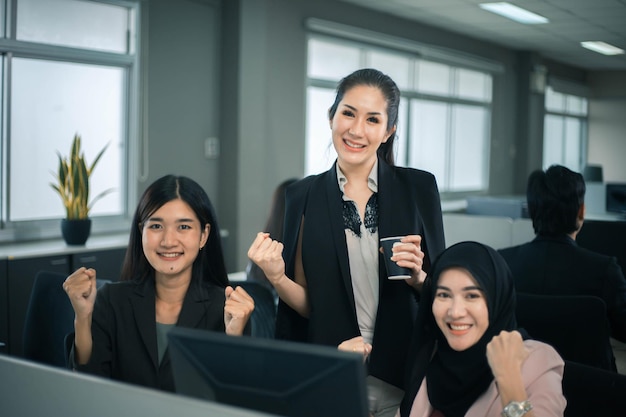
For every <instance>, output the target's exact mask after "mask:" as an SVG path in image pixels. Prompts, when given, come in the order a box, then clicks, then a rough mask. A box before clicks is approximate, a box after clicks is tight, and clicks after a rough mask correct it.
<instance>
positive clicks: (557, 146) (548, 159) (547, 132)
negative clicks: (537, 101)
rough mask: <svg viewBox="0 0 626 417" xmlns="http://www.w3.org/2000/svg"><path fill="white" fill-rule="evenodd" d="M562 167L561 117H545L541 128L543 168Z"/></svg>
mask: <svg viewBox="0 0 626 417" xmlns="http://www.w3.org/2000/svg"><path fill="white" fill-rule="evenodd" d="M552 164H561V165H563V117H562V116H554V115H546V119H545V123H544V127H543V167H544V169H546V168H548V167H549V166H550V165H552Z"/></svg>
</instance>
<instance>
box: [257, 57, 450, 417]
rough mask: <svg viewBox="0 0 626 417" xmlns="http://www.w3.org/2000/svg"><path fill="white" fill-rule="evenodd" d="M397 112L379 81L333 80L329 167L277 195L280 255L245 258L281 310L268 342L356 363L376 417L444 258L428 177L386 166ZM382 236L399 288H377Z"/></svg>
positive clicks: (395, 99)
mask: <svg viewBox="0 0 626 417" xmlns="http://www.w3.org/2000/svg"><path fill="white" fill-rule="evenodd" d="M399 102H400V91H399V90H398V87H397V86H396V84H395V83H394V82H393V80H392V79H391V78H389V77H388V76H387V75H385V74H383V73H381V72H380V71H378V70H375V69H361V70H358V71H355V72H353V73H352V74H350V75H348V76H347V77H345V78H344V79H342V80H341V82H340V83H339V86H338V88H337V95H336V98H335V102H334V103H333V104H332V106H331V107H330V109H329V111H328V119H329V123H330V128H331V132H332V142H333V145H334V148H335V150H336V151H337V160H336V162H335V164H334V165H333V167H332V168H331V169H330V170H328V171H326V172H325V173H322V174H319V175H313V176H310V177H307V178H305V179H303V180H300V181H299V182H297V183H295V184H293V185H292V186H290V187H289V188H288V189H287V197H286V212H285V229H284V253H283V244H282V243H280V242H278V241H276V240H274V239H273V238H272V237H271V236H269V235H268V234H267V233H259V234H258V235H257V237H256V239H255V240H254V242H253V243H252V245H251V247H250V250H249V252H248V256H249V257H250V258H251V259H252V260H253V261H254V262H255V263H256V264H258V265H259V266H260V267H261V268H262V269H263V271H264V272H265V275H266V276H267V277H268V279H269V281H270V282H271V283H272V285H273V286H274V288H276V291H277V293H278V295H279V297H280V298H281V301H280V303H279V308H278V315H277V322H276V326H277V337H279V338H286V339H291V340H299V341H307V342H311V343H318V344H323V345H331V346H338V347H339V349H342V350H347V351H352V352H357V353H360V354H362V355H363V356H364V357H365V358H366V362H367V366H368V372H369V376H368V378H367V385H368V396H369V397H370V410H371V411H372V413H373V414H374V415H376V416H387V415H392V416H393V414H394V413H395V411H396V410H397V408H398V405H399V403H400V400H401V398H402V395H403V391H402V387H403V382H404V380H403V375H404V369H405V366H406V359H407V349H408V345H409V339H410V335H411V333H412V328H413V321H414V317H415V314H416V310H417V302H418V298H419V288H420V286H421V284H422V282H423V281H424V278H425V276H426V272H427V271H428V269H429V266H430V262H431V260H432V259H434V258H435V256H437V255H438V254H439V252H441V251H442V250H443V249H444V247H445V245H444V236H443V224H442V217H441V205H440V199H439V192H438V189H437V184H436V181H435V178H434V176H433V175H432V174H430V173H428V172H425V171H420V170H417V169H411V168H400V167H396V166H394V160H393V146H394V141H395V134H396V127H397V123H398V106H399ZM388 236H404V238H403V239H402V244H400V245H398V246H397V247H396V248H394V256H393V258H392V259H393V260H394V261H396V262H397V264H398V265H399V266H402V267H406V268H409V269H410V270H411V278H410V279H407V280H400V281H392V280H389V279H387V274H386V272H385V266H384V259H383V258H382V255H381V254H380V252H379V247H380V244H379V239H380V238H382V237H388ZM283 256H284V258H283ZM283 259H284V260H283ZM403 281H404V282H403ZM407 284H408V285H407Z"/></svg>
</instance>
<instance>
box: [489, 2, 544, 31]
mask: <svg viewBox="0 0 626 417" xmlns="http://www.w3.org/2000/svg"><path fill="white" fill-rule="evenodd" d="M479 6H480V8H481V9H485V10H487V11H489V12H492V13H495V14H499V15H500V16H504V17H506V18H508V19H511V20H515V21H516V22H519V23H524V24H525V25H536V24H539V23H548V22H549V20H548V19H546V18H545V17H543V16H540V15H538V14H535V13H533V12H529V11H528V10H526V9H522V8H521V7H517V6H515V5H513V4H511V3H507V2H505V1H503V2H499V3H481V4H479Z"/></svg>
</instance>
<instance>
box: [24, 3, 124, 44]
mask: <svg viewBox="0 0 626 417" xmlns="http://www.w3.org/2000/svg"><path fill="white" fill-rule="evenodd" d="M129 17H130V10H129V9H128V8H126V7H121V6H115V5H112V4H104V3H97V2H93V1H80V0H45V1H42V0H18V1H17V26H16V27H17V39H18V40H22V41H30V42H39V43H46V44H52V45H62V46H69V47H74V48H86V49H96V50H102V51H109V52H119V53H127V52H128V48H127V45H126V44H127V39H128V38H129V39H133V38H134V36H129V30H130V27H129V22H130V20H131V19H130V18H129Z"/></svg>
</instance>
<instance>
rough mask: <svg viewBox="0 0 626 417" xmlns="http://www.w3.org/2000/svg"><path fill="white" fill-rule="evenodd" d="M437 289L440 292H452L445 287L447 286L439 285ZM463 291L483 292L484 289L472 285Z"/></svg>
mask: <svg viewBox="0 0 626 417" xmlns="http://www.w3.org/2000/svg"><path fill="white" fill-rule="evenodd" d="M437 289H438V290H445V291H452V290H451V289H450V288H448V287H445V286H443V285H437ZM462 290H463V291H474V290H478V291H482V290H483V289H482V288H480V287H479V286H477V285H470V286H468V287H463V289H462Z"/></svg>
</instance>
